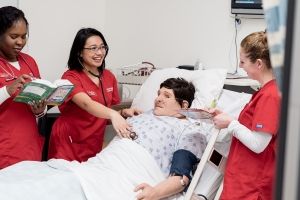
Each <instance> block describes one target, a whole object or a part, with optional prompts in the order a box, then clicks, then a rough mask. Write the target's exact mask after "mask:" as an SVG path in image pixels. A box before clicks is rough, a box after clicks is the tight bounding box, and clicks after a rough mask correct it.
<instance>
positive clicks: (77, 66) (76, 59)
mask: <svg viewBox="0 0 300 200" xmlns="http://www.w3.org/2000/svg"><path fill="white" fill-rule="evenodd" d="M91 36H99V37H100V38H101V39H102V41H103V43H104V45H105V46H107V43H106V40H105V38H104V36H103V35H102V33H101V32H100V31H98V30H96V29H94V28H82V29H80V30H79V31H78V32H77V34H76V36H75V38H74V41H73V44H72V47H71V50H70V56H69V60H68V68H69V69H70V70H77V71H82V70H83V66H82V58H81V57H80V54H81V52H82V51H83V48H84V45H85V43H86V41H87V39H88V38H90V37H91ZM107 53H108V48H107V51H106V54H105V57H106V56H107ZM105 57H104V59H103V62H102V64H101V66H99V67H98V70H99V72H100V74H102V72H103V70H104V69H105Z"/></svg>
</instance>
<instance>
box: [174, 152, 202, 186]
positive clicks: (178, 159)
mask: <svg viewBox="0 0 300 200" xmlns="http://www.w3.org/2000/svg"><path fill="white" fill-rule="evenodd" d="M198 162H199V159H198V158H197V157H196V156H195V155H194V154H193V153H192V152H190V151H187V150H184V149H179V150H177V151H175V152H174V154H173V159H172V162H171V169H170V175H175V176H183V175H185V176H186V177H188V178H189V179H190V180H191V179H192V177H191V171H192V170H193V168H194V166H195V165H196V164H197V163H198Z"/></svg>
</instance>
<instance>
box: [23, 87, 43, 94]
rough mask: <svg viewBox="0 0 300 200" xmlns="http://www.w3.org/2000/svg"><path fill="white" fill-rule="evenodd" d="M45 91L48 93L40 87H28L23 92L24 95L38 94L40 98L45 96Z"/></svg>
mask: <svg viewBox="0 0 300 200" xmlns="http://www.w3.org/2000/svg"><path fill="white" fill-rule="evenodd" d="M45 91H46V89H45V88H41V87H39V86H37V85H28V86H27V87H25V88H24V90H23V92H24V93H32V94H36V95H38V96H43V94H44V93H45Z"/></svg>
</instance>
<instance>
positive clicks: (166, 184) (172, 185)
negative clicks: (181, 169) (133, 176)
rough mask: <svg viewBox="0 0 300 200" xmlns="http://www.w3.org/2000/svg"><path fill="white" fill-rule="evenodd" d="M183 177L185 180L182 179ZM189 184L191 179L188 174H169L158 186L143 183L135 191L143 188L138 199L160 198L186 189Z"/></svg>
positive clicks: (155, 199) (151, 199)
mask: <svg viewBox="0 0 300 200" xmlns="http://www.w3.org/2000/svg"><path fill="white" fill-rule="evenodd" d="M182 178H183V180H181V179H182ZM182 181H183V182H184V184H188V182H189V179H188V177H186V176H183V177H181V176H169V177H168V178H167V179H166V180H164V181H162V182H160V183H159V184H157V185H156V186H154V187H152V186H150V185H148V184H147V183H142V184H140V185H138V186H137V187H136V188H135V191H136V192H137V191H139V190H141V192H140V193H138V195H137V199H138V200H139V199H143V200H158V199H162V198H165V197H168V196H171V195H173V194H177V193H179V192H181V191H183V190H184V188H185V186H184V185H182Z"/></svg>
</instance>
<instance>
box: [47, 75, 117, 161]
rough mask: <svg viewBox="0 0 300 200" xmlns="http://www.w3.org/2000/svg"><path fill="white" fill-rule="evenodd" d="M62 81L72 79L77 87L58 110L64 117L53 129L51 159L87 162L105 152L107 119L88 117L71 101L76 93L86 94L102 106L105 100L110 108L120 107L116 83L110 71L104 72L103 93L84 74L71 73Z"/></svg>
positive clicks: (50, 148)
mask: <svg viewBox="0 0 300 200" xmlns="http://www.w3.org/2000/svg"><path fill="white" fill-rule="evenodd" d="M62 78H63V79H68V80H70V81H71V82H72V83H73V84H74V85H75V88H74V90H73V91H72V93H71V95H70V96H69V97H68V99H67V100H66V101H65V102H64V103H63V104H62V105H61V106H60V107H59V109H60V112H61V115H60V116H59V117H58V119H57V120H56V121H55V123H54V125H53V127H52V133H51V137H50V145H49V158H61V159H65V160H70V161H71V160H77V161H79V162H82V161H86V160H87V159H88V158H90V157H93V156H95V155H96V154H97V153H99V152H100V150H101V149H102V143H103V138H104V131H105V127H106V124H107V119H102V118H98V117H95V116H94V115H91V114H89V113H88V112H86V111H85V110H83V109H81V108H80V107H78V106H77V105H76V104H75V103H73V101H72V100H71V99H72V98H73V96H74V95H75V94H77V93H79V92H84V93H86V94H87V95H89V96H90V98H91V99H93V100H94V101H96V102H99V103H101V104H103V105H105V100H106V103H107V107H110V106H111V105H115V104H118V103H119V102H120V98H119V94H118V88H117V81H116V78H115V76H114V75H113V74H112V73H111V72H110V71H108V70H104V71H103V75H102V86H103V93H102V89H101V84H99V86H97V85H96V84H95V83H94V82H92V80H91V79H90V78H89V77H88V76H87V75H86V74H85V73H84V72H82V71H81V72H78V71H76V70H68V71H66V72H65V73H64V74H63V76H62ZM103 95H104V96H105V100H104V98H103Z"/></svg>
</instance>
